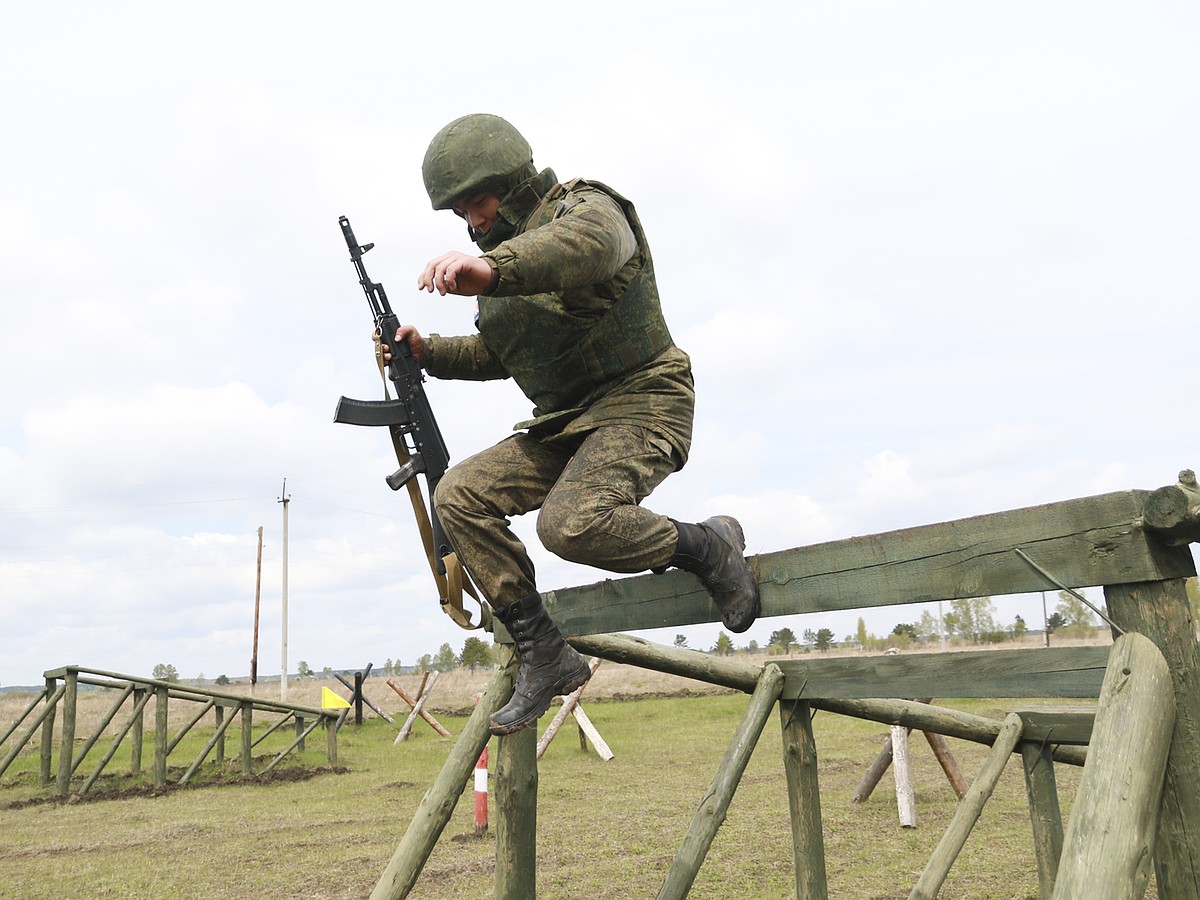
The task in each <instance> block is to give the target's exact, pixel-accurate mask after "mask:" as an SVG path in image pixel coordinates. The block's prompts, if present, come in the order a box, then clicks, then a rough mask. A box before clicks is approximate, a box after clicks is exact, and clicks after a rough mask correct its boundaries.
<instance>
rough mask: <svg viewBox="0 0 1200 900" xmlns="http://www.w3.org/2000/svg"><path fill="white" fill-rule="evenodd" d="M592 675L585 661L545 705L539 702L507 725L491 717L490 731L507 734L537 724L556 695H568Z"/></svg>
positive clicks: (501, 734)
mask: <svg viewBox="0 0 1200 900" xmlns="http://www.w3.org/2000/svg"><path fill="white" fill-rule="evenodd" d="M591 677H592V670H591V669H589V668H588V665H587V663H584V664H583V668H582V669H580V670H579V671H578V672H576V673H575V674H574V675H571V676H569V677H568V678H567V679H565V683H564V684H560V685H559V686H558V689H557V693H554V694H551V695H550V696H549V697H547V698H546V703H545V704H544V705H543V704H541V703H539V704H538V705H537V706H536V707H535V708H534V709H533V711H531V712H530V713H529V715H527V716H525V718H523V719H519V720H517V721H516V722H511V723H509V724H507V725H499V724H497V723H495V722H493V721H492V720H491V719H488V731H490V732H491V733H492V734H494V735H497V736H503V735H506V734H514V733H516V732H518V731H521V730H523V729H525V728H528V727H529V726H530V725H535V724H537V720H538V719H540V718H541V717H542V716H544V715H545V714H546V710H548V709H549V708H550V704H551V703H553V702H554V698H555V697H564V696H566V695H567V694H569V693H571V692H572V691H574V690H576V689H577V688H580V687H582V686H583V685H585V684H587V683H588V679H589V678H591Z"/></svg>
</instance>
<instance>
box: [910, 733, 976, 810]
mask: <svg viewBox="0 0 1200 900" xmlns="http://www.w3.org/2000/svg"><path fill="white" fill-rule="evenodd" d="M921 734H923V735H925V743H927V744H929V749H930V750H932V751H933V756H934V758H935V759H936V760H937V761H938V765H940V766H941V767H942V771H943V772H945V773H946V780H947V781H949V782H950V787H951V788H953V789H954V796H956V797H958V799H959V800H961V799H962V798H963V797H965V796H966V795H967V788H969V787H970V785H969V784H967V780H966V779H965V778H963V775H962V771H961V770H960V769H959V768H958V763H957V762H955V760H954V754H953V753H951V752H950V745H949V744H947V743H946V739H945V738H944V737H942V736H941V735H940V734H938V733H937V732H935V731H922V732H921Z"/></svg>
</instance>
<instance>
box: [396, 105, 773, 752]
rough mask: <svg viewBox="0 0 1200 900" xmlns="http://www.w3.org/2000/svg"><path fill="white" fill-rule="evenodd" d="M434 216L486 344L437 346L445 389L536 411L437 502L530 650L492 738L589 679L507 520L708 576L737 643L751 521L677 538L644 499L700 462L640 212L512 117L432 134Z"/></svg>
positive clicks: (681, 356)
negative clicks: (510, 400) (555, 166)
mask: <svg viewBox="0 0 1200 900" xmlns="http://www.w3.org/2000/svg"><path fill="white" fill-rule="evenodd" d="M421 171H422V174H423V176H424V180H425V188H426V190H427V192H428V194H429V199H430V202H431V203H432V204H433V208H434V209H435V210H442V209H449V210H453V211H454V213H455V214H457V215H458V216H460V217H461V218H463V219H465V220H466V223H467V231H468V234H469V235H470V238H471V240H472V241H473V242H474V243H475V244H476V245H477V246H478V247H479V248H480V249H481V250H482V251H484V252H483V254H482V255H480V256H472V255H470V254H466V253H460V252H457V251H450V252H448V253H445V254H443V255H442V256H439V257H437V258H436V259H433V260H430V261H429V263H428V264H427V265H426V266H425V269H424V271H422V272H421V275H420V277H419V278H418V280H417V284H418V287H419V288H421V289H424V290H427V291H430V292H432V291H437V292H438V293H439V294H441V295H443V296H445V295H446V294H455V295H461V296H472V297H478V311H477V313H476V327H477V329H478V331H477V333H476V334H472V335H469V336H463V337H442V336H440V335H437V334H431V335H429V336H428V337H422V335H421V334H420V333H419V332H418V331H417V329H416V328H415V327H413V326H411V325H404V326H402V327H401V328H400V329H399V331H398V332H397V334H396V337H397V339H398V340H399V339H405V340H407V341H408V344H409V347H410V348H411V349H412V352H413V356H414V357H415V358H416V360H417V362H418V363H420V365H421V366H422V367H423V368H424V369H425V370H426V372H428V373H429V375H431V376H433V377H435V378H462V379H473V380H485V379H493V378H512V379H513V380H514V381H516V383H517V384H518V386H519V387H520V388H521V390H522V391H523V392H524V393H525V396H526V397H528V398H529V399H530V400H531V401H532V402H533V404H534V407H535V408H534V410H533V418H532V419H530V420H529V421H526V422H520V423H518V424H517V425H516V426H515V430H516V432H517V433H516V434H513V435H511V436H509V437H508V438H507V439H505V440H503V441H501V442H500V443H499V444H497V445H496V446H494V447H491V448H490V449H487V450H484V451H483V452H481V453H478V454H476V455H475V456H472V457H471V458H470V459H466V460H464V461H462V462H461V463H459V464H458V465H456V466H454V467H453V468H451V469H450V470H449V471H448V472H446V474H445V476H444V477H443V478H442V481H441V483H440V484H439V486H438V490H437V496H436V497H435V503H436V506H437V511H438V515H439V516H440V517H441V521H442V526H443V528H444V529H445V532H446V536H447V537H448V538H449V540H450V543H451V544H452V545H453V546H454V549H455V550H456V551H457V553H458V557H459V559H460V560H461V561H462V563H463V564H464V566H465V567H466V568H467V570H468V571H469V572H470V573H471V575H472V576H473V577H474V579H475V581H476V582H477V583H478V584H479V586H480V588H481V589H482V590H483V591H484V593H485V595H486V596H487V598H488V600H489V602H490V603H491V605H492V607H493V609H494V611H495V615H496V616H497V617H498V618H499V619H500V621H501V622H503V623H504V625H505V627H506V628H507V629H508V631H509V633H510V634H511V635H512V637H513V640H514V641H515V642H516V647H517V652H518V654H519V656H520V665H519V668H518V672H517V680H516V688H515V691H514V693H513V696H512V699H511V700H510V701H509V702H508V704H507V705H506V706H505V707H503V708H502V709H500V710H499V711H498V712H496V714H495V715H493V716H492V718H491V720H490V722H489V727H490V729H491V731H492V732H493V733H494V734H509V733H512V732H514V731H517V730H519V729H521V728H524V727H526V726H527V725H531V724H533V723H534V722H536V721H537V719H538V717H539V716H541V715H542V713H544V712H545V711H546V710H547V709H548V708H549V706H550V702H551V700H552V699H553V698H554V697H555V696H558V695H561V694H566V693H569V692H570V691H572V690H574V689H575V688H577V687H579V686H580V685H582V684H583V683H584V682H585V681H586V680H587V678H588V667H587V665H586V664H585V663H584V661H583V659H582V658H581V657H580V656H579V654H578V653H576V651H575V650H574V649H573V648H572V647H570V646H569V645H568V644H567V643H566V642H565V641H564V640H563V636H562V634H561V633H560V632H559V630H558V627H557V626H556V625H555V624H554V622H553V620H551V618H550V617H549V615H548V614H547V613H546V610H545V609H544V607H543V606H542V601H541V597H540V595H539V594H538V591H537V588H536V586H535V579H534V566H533V563H532V562H531V560H530V559H529V556H528V554H527V552H526V549H525V546H524V545H523V544H522V543H521V541H520V540H519V539H518V538H517V536H516V535H515V534H514V533H513V532H512V531H511V529H510V528H509V517H511V516H516V515H521V514H523V513H526V512H530V511H532V510H535V509H539V508H540V510H541V511H540V512H539V514H538V519H537V533H538V537H539V538H540V539H541V541H542V543H543V544H544V545H545V546H546V548H547V549H548V550H550V551H551V552H553V553H555V554H557V555H558V556H561V557H562V558H564V559H567V560H571V561H572V562H578V563H585V564H587V565H592V566H597V567H599V568H602V569H606V570H608V571H611V572H641V571H645V570H647V569H650V570H654V571H658V572H662V571H665V570H666V569H667V568H668V567H671V566H674V567H677V568H681V569H684V570H685V571H688V572H694V573H695V574H696V575H697V576H698V577H699V578H700V580H701V581H702V583H703V584H704V586H705V587H706V588H707V589H708V591H709V593H710V594H711V595H712V598H713V600H714V601H715V603H716V605H717V608H718V609H719V610H720V612H721V619H722V621H723V622H724V623H725V626H726V627H727V628H729V629H730V630H731V631H735V632H742V631H745V630H746V629H747V628H749V627H750V625H751V624H752V623H753V622H754V619H755V617H756V616H757V615H758V613H759V593H758V583H757V579H756V578H755V576H754V573H753V571H752V570H751V568H750V566H749V564H748V563H747V562H746V560H745V557H744V556H743V552H744V550H745V538H744V536H743V534H742V528H741V526H740V525H739V524H738V522H737V520H736V519H734V518H732V517H730V516H715V517H713V518H711V519H707V520H706V521H704V522H701V523H699V524H691V523H680V522H676V521H674V520H673V519H670V518H667V517H666V516H663V515H659V514H657V513H654V512H651V511H650V510H648V509H646V508H645V507H643V506H641V505H640V504H641V501H642V500H644V499H645V498H646V497H647V496H649V494H650V492H651V491H652V490H654V488H655V487H656V486H657V485H658V484H659V483H660V482H661V481H662V480H663V479H664V478H665V477H666V476H667V475H669V474H670V473H671V472H673V471H675V470H676V469H678V468H680V467H681V466H683V464H684V463H685V462H686V460H687V455H688V450H689V448H690V445H691V437H692V416H693V409H694V406H695V392H694V388H693V384H692V373H691V361H690V360H689V358H688V356H687V354H686V353H684V352H683V351H682V350H680V349H679V348H678V347H676V346H675V344H674V342H673V341H672V340H671V335H670V332H669V331H668V330H667V324H666V322H665V321H664V319H663V315H662V310H661V308H660V306H659V298H658V288H657V285H656V284H655V279H654V265H653V263H652V261H651V258H650V248H649V246H648V245H647V243H646V236H645V234H644V233H643V231H642V226H641V223H640V222H639V221H638V217H637V214H636V213H635V212H634V208H633V204H631V203H630V202H629V201H628V200H626V199H625V198H624V197H622V196H621V195H620V194H618V193H617V192H616V191H614V190H612V189H611V188H609V187H607V186H605V185H603V184H600V183H598V182H594V181H583V180H580V179H576V180H573V181H568V182H566V183H565V184H560V183H559V182H558V178H557V177H556V176H555V174H554V172H553V170H551V169H543V170H541V171H540V172H539V171H538V170H537V169H536V168H535V167H534V164H533V153H532V151H531V150H530V147H529V144H528V143H527V142H526V141H525V139H524V138H523V137H522V136H521V135H520V133H518V132H517V130H516V129H515V128H514V127H513V126H512V125H510V124H509V123H508V122H506V121H505V120H504V119H501V118H500V117H498V116H493V115H485V114H476V115H469V116H463V117H462V118H459V119H456V120H454V121H453V122H451V123H450V124H449V125H447V126H446V127H445V128H443V129H442V130H441V131H439V132H438V134H437V135H436V136H435V137H434V139H433V141H432V143H430V145H429V149H428V151H427V152H426V154H425V160H424V162H423V164H422V167H421Z"/></svg>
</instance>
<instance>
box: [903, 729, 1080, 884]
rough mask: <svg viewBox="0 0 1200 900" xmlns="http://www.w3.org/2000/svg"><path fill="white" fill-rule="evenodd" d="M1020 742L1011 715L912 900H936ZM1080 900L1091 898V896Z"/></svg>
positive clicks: (968, 790) (938, 846) (939, 843)
mask: <svg viewBox="0 0 1200 900" xmlns="http://www.w3.org/2000/svg"><path fill="white" fill-rule="evenodd" d="M1020 738H1021V717H1020V716H1018V715H1016V714H1015V713H1010V714H1009V715H1008V716H1007V717H1006V718H1005V720H1004V724H1003V725H1002V726H1001V727H1000V733H999V734H998V735H997V736H996V743H994V744H993V745H992V752H991V753H989V754H988V756H987V759H986V760H984V763H983V767H982V768H981V769H980V770H979V774H978V775H976V776H975V780H974V781H972V782H971V786H970V787H969V788H967V795H966V796H965V797H963V798H962V800H960V801H959V804H958V808H957V809H955V811H954V817H953V818H952V819H951V820H950V825H949V826H948V827H947V828H946V833H945V834H944V835H942V839H941V840H940V841H939V842H938V845H937V847H936V848H934V851H933V855H932V856H930V857H929V862H928V863H926V865H925V869H924V870H923V871H922V872H921V877H920V878H918V879H917V884H916V887H914V888H913V889H912V892H911V893H910V894H909V895H908V896H909V900H933V898H934V897H936V896H937V895H938V891H939V890H941V887H942V884H943V883H945V881H946V876H947V875H948V874H950V867H951V866H953V865H954V860H956V859H957V858H958V854H959V852H960V851H961V850H962V848H963V845H964V844H966V842H967V838H968V837H969V836H970V834H971V829H973V828H974V827H975V823H976V822H978V821H979V816H980V815H981V814H982V813H983V806H984V804H985V803H986V802H987V801H988V798H989V797H991V796H992V791H994V790H995V789H996V782H997V781H999V780H1000V775H1001V773H1002V772H1003V771H1004V766H1005V764H1006V763H1007V762H1008V758H1009V757H1010V756H1011V755H1012V752H1013V750H1014V749H1015V748H1016V746H1017V741H1018V740H1020ZM1079 896H1081V897H1090V895H1088V894H1080V895H1079Z"/></svg>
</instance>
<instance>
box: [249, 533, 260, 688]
mask: <svg viewBox="0 0 1200 900" xmlns="http://www.w3.org/2000/svg"><path fill="white" fill-rule="evenodd" d="M262 531H263V527H262V526H261V525H259V526H258V573H257V575H255V579H254V649H253V651H252V653H251V655H250V693H251V694H253V693H254V686H255V685H256V684H258V609H259V601H260V600H261V598H262Z"/></svg>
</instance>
